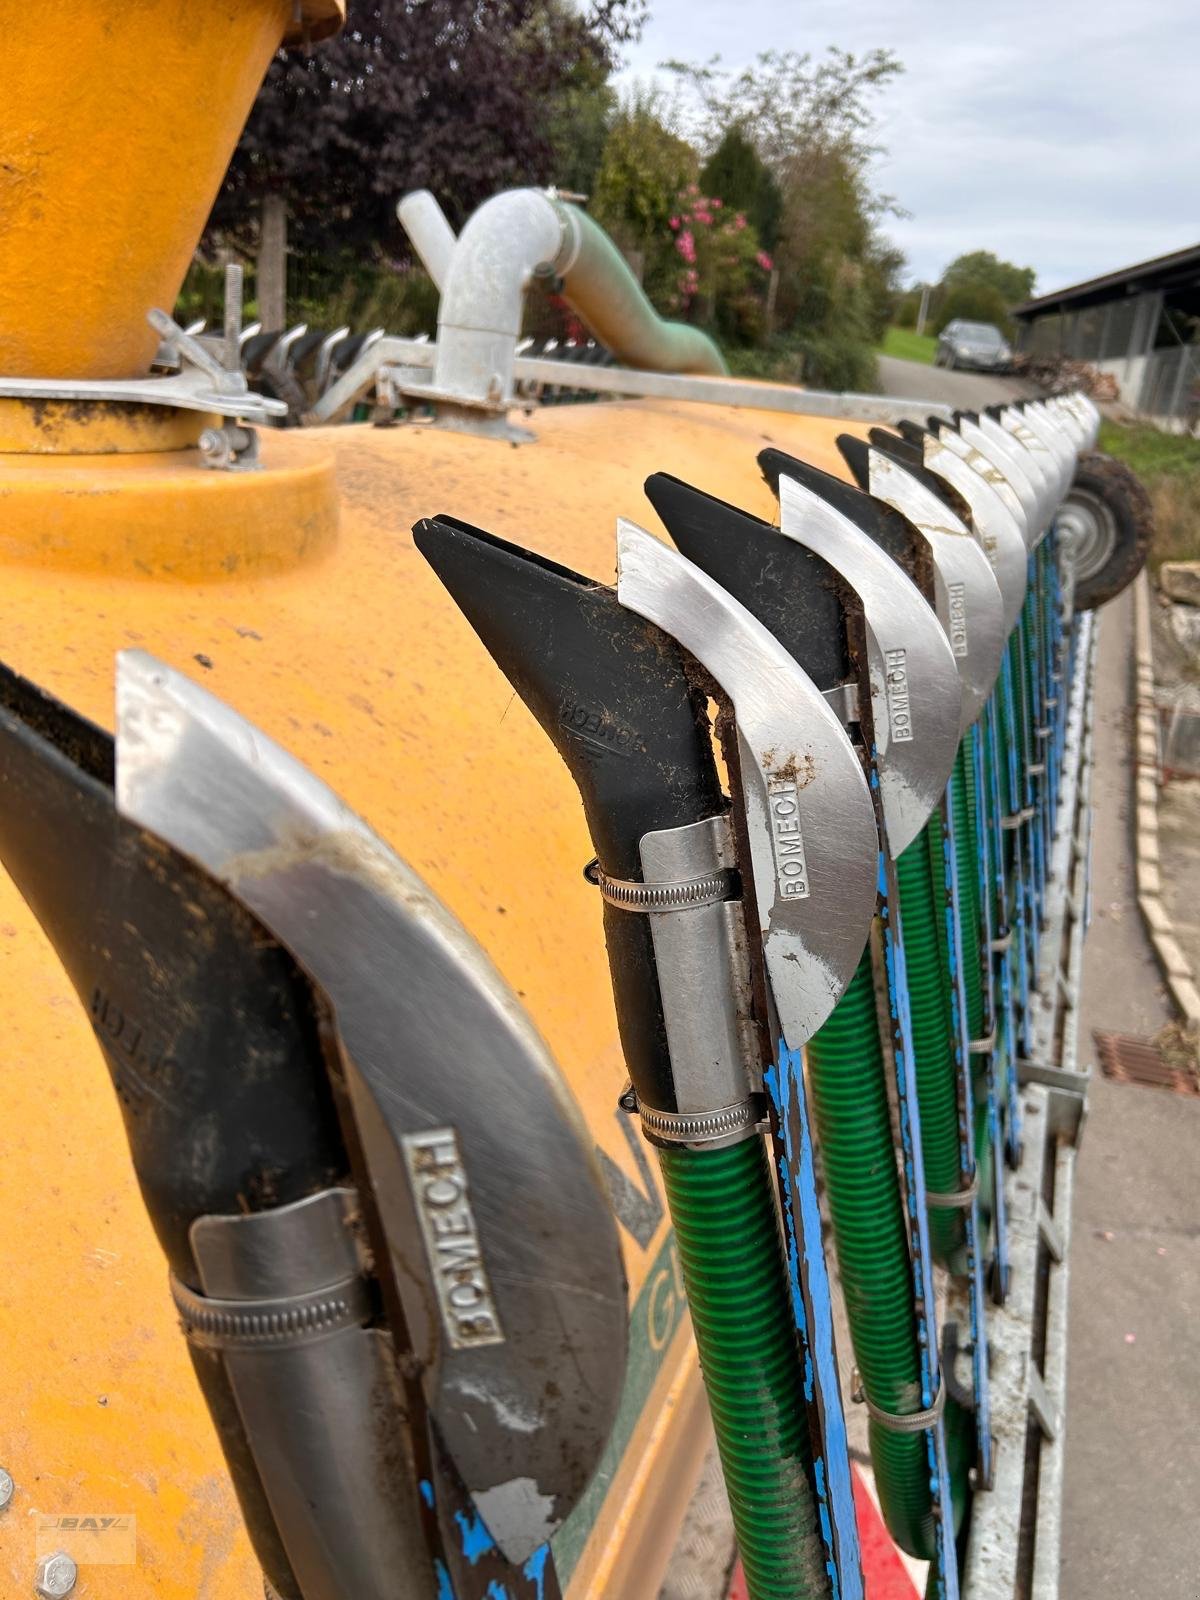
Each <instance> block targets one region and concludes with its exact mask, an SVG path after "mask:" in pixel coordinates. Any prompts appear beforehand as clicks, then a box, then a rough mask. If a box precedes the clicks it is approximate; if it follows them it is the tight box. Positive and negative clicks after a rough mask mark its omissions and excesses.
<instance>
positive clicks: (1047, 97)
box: [623, 0, 1200, 292]
mask: <svg viewBox="0 0 1200 1600" xmlns="http://www.w3.org/2000/svg"><path fill="white" fill-rule="evenodd" d="M650 9H651V13H652V15H651V18H650V21H649V23H648V25H647V27H646V30H645V33H644V35H643V38H642V40H641V42H640V44H638V45H636V46H633V47H631V49H630V50H629V53H628V57H627V60H628V66H627V68H626V71H625V73H624V74H623V77H625V78H628V77H630V76H636V77H647V76H649V75H651V73H652V72H653V69H654V67H655V65H656V64H657V63H658V62H660V61H663V60H667V59H670V58H672V57H674V58H681V59H686V60H693V61H700V60H705V59H707V58H708V57H709V56H711V55H715V54H719V55H720V56H721V57H722V60H723V62H724V63H725V64H727V65H729V66H732V67H741V66H743V65H746V64H747V63H749V62H750V61H752V60H753V58H754V56H755V55H756V54H757V53H758V52H759V51H760V50H765V49H770V48H774V49H781V50H782V49H793V50H808V51H811V52H813V53H819V52H821V51H823V50H824V49H825V48H826V47H827V46H828V45H838V46H840V47H841V48H843V49H848V50H854V51H859V52H861V51H865V50H868V49H870V48H872V47H873V46H877V45H878V46H888V47H890V48H891V49H893V50H894V51H895V52H896V54H897V55H898V56H899V57H900V59H901V60H902V61H903V62H904V64H905V67H906V71H905V73H904V76H903V77H902V78H900V79H898V80H897V81H896V82H895V83H893V85H892V86H891V87H890V88H888V89H887V90H886V91H885V92H884V95H883V96H882V97H881V102H880V127H879V139H878V142H879V143H880V144H882V145H885V146H886V147H887V154H886V155H885V156H884V157H883V158H881V160H880V163H879V169H878V173H877V178H878V186H879V187H880V188H881V189H883V190H884V191H886V192H888V193H890V194H893V195H894V196H895V197H896V199H897V200H898V201H899V202H900V204H901V205H903V206H904V208H905V209H906V210H907V211H909V212H911V217H908V218H902V219H895V220H893V221H892V222H891V223H890V224H889V226H888V230H887V231H888V232H889V233H890V234H891V236H892V237H893V238H894V240H895V241H896V243H897V244H898V245H899V246H900V247H901V249H902V250H904V252H905V254H906V255H907V257H908V263H909V265H908V276H909V277H911V278H926V277H928V278H937V277H938V276H939V275H940V273H941V270H942V268H943V267H945V266H946V264H947V263H948V262H949V261H951V260H953V258H954V257H955V256H956V255H959V254H960V253H961V252H963V251H964V250H976V249H978V250H993V251H995V253H996V254H997V255H1000V256H1003V257H1005V258H1006V259H1008V260H1010V261H1016V262H1017V263H1018V264H1020V265H1022V266H1026V265H1028V266H1032V267H1034V268H1036V270H1037V275H1038V290H1039V291H1043V292H1044V291H1046V290H1049V289H1054V288H1057V287H1060V286H1061V285H1064V284H1068V283H1074V282H1077V281H1078V280H1079V279H1082V278H1089V277H1092V276H1094V275H1096V274H1097V273H1101V272H1106V271H1109V270H1112V269H1115V268H1118V267H1122V266H1126V265H1128V264H1129V263H1131V262H1134V261H1139V260H1143V259H1144V258H1146V257H1148V256H1154V255H1162V254H1165V253H1166V252H1168V251H1170V250H1176V249H1181V248H1182V247H1184V246H1185V245H1190V244H1195V243H1196V242H1197V241H1198V240H1200V204H1198V202H1200V3H1198V0H1117V3H1114V0H1091V3H1083V0H992V3H991V4H986V5H985V4H980V3H979V0H958V3H957V4H949V3H947V0H650Z"/></svg>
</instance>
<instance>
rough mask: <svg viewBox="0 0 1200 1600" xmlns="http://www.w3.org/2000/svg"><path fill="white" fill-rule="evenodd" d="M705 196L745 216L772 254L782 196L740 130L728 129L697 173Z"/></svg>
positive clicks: (780, 217)
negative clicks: (711, 196)
mask: <svg viewBox="0 0 1200 1600" xmlns="http://www.w3.org/2000/svg"><path fill="white" fill-rule="evenodd" d="M700 187H701V188H702V189H703V190H704V192H705V194H709V195H719V196H720V197H721V200H722V201H723V202H724V204H725V205H726V206H732V207H733V208H734V209H735V210H737V211H741V212H744V214H745V216H746V219H747V220H748V221H749V223H750V224H751V226H752V227H753V228H754V231H755V232H756V233H757V235H758V239H759V243H760V244H761V245H762V247H763V249H764V250H774V248H775V245H776V242H777V241H778V238H779V225H780V221H781V219H782V216H783V196H782V195H781V194H780V192H779V185H778V184H777V183H776V182H775V179H774V178H773V177H772V176H771V172H770V169H769V168H768V167H767V165H766V164H765V162H763V161H762V160H761V159H760V157H759V154H758V151H757V150H756V149H755V148H754V145H753V143H752V142H751V141H750V140H749V139H748V138H747V137H746V135H745V134H744V133H743V132H742V130H741V128H738V127H734V128H730V129H729V131H728V132H727V133H726V134H725V136H724V138H723V139H722V140H721V142H720V144H719V145H718V146H717V148H716V149H715V150H714V151H713V153H712V155H711V156H709V158H708V160H707V161H706V162H705V164H704V166H703V167H702V168H701V171H700Z"/></svg>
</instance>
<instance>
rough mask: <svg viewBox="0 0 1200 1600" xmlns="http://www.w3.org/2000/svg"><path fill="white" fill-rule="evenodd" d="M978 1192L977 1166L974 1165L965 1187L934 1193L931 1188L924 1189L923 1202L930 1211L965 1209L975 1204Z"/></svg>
mask: <svg viewBox="0 0 1200 1600" xmlns="http://www.w3.org/2000/svg"><path fill="white" fill-rule="evenodd" d="M978 1194H979V1168H978V1167H975V1168H974V1169H973V1170H972V1172H971V1181H970V1183H968V1184H967V1186H966V1188H965V1189H955V1190H954V1192H953V1193H952V1194H935V1193H934V1191H933V1190H932V1189H926V1191H925V1204H926V1205H927V1206H928V1207H929V1208H930V1210H931V1211H967V1210H969V1209H970V1207H971V1206H973V1205H974V1204H975V1200H976V1197H977V1195H978Z"/></svg>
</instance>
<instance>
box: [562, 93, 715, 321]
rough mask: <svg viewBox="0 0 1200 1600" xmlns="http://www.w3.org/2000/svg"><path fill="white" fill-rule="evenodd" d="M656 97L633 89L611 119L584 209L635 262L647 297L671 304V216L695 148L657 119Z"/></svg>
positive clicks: (692, 168)
mask: <svg viewBox="0 0 1200 1600" xmlns="http://www.w3.org/2000/svg"><path fill="white" fill-rule="evenodd" d="M662 105H663V103H662V98H661V96H660V95H659V94H657V93H656V92H655V91H654V90H644V89H635V90H633V92H632V93H631V94H630V95H629V97H628V98H627V99H626V101H625V103H624V105H623V106H622V107H621V109H620V111H619V112H618V113H617V115H616V116H615V117H614V119H613V122H612V125H611V127H610V128H609V131H608V137H607V139H606V140H605V143H604V150H603V154H602V155H601V159H600V170H599V171H598V172H597V174H596V184H595V189H594V192H593V196H592V203H591V206H590V207H589V209H590V211H591V213H592V215H593V216H594V217H595V218H596V221H597V222H598V223H599V224H600V226H601V227H602V228H606V229H607V230H608V232H609V233H611V234H612V236H613V239H614V240H615V241H616V243H617V245H618V246H619V247H620V248H621V249H622V250H623V251H624V252H625V254H626V256H628V257H630V258H637V259H638V260H640V262H641V267H642V282H643V284H644V286H645V289H646V292H647V294H648V295H650V297H651V299H653V300H655V301H657V302H658V303H660V304H667V303H670V302H672V301H673V299H674V296H675V294H676V290H677V279H678V262H677V261H676V243H675V236H674V231H673V230H672V228H671V218H672V217H675V216H677V214H678V211H679V205H680V198H681V196H683V195H684V194H685V193H686V191H687V189H688V186H689V185H690V184H693V183H695V181H696V171H697V168H698V166H699V159H698V157H697V155H696V152H695V150H694V149H693V148H692V146H691V145H690V144H689V143H688V142H687V140H686V139H681V138H680V137H679V136H678V135H677V134H675V133H672V132H671V130H670V129H669V128H668V127H667V126H666V125H665V123H664V121H663V119H662V115H661V113H662Z"/></svg>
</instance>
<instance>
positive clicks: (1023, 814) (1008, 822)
mask: <svg viewBox="0 0 1200 1600" xmlns="http://www.w3.org/2000/svg"><path fill="white" fill-rule="evenodd" d="M1036 816H1037V807H1036V806H1024V807H1023V808H1022V809H1021V810H1020V811H1010V812H1009V814H1008V816H1006V817H1001V818H1000V826H1001V827H1002V828H1004V829H1006V830H1007V831H1008V832H1010V833H1011V832H1012V831H1013V830H1014V829H1016V828H1021V827H1023V826H1024V825H1025V823H1027V822H1032V821H1033V819H1034V817H1036Z"/></svg>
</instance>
